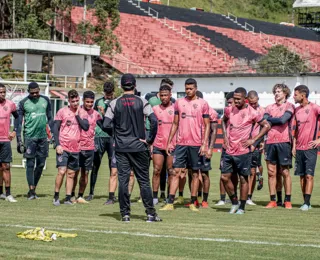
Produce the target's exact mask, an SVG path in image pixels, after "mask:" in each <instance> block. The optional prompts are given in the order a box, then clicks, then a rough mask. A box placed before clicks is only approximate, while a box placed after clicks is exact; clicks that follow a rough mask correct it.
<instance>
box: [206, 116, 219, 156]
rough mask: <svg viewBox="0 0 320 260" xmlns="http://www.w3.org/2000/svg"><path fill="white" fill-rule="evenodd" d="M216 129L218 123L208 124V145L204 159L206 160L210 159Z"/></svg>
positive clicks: (215, 137)
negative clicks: (209, 131) (209, 132)
mask: <svg viewBox="0 0 320 260" xmlns="http://www.w3.org/2000/svg"><path fill="white" fill-rule="evenodd" d="M217 128H218V122H210V129H211V135H210V144H209V149H208V151H207V154H206V157H207V158H208V159H210V158H211V157H212V150H213V148H214V144H215V142H216V139H217Z"/></svg>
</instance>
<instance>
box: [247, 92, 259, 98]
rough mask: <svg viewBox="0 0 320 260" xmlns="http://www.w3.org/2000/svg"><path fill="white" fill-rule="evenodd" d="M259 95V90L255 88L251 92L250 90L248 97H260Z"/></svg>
mask: <svg viewBox="0 0 320 260" xmlns="http://www.w3.org/2000/svg"><path fill="white" fill-rule="evenodd" d="M258 97H259V95H258V92H257V91H255V90H250V91H249V92H248V98H258Z"/></svg>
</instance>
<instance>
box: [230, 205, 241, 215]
mask: <svg viewBox="0 0 320 260" xmlns="http://www.w3.org/2000/svg"><path fill="white" fill-rule="evenodd" d="M238 209H239V204H237V205H232V206H231V209H230V211H229V213H230V214H234V213H236V212H237V210H238Z"/></svg>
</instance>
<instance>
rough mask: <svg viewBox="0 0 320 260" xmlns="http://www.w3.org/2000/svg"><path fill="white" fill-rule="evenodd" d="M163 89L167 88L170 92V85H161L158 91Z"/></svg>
mask: <svg viewBox="0 0 320 260" xmlns="http://www.w3.org/2000/svg"><path fill="white" fill-rule="evenodd" d="M164 90H168V91H170V92H171V86H170V85H168V84H164V85H161V87H160V88H159V91H164Z"/></svg>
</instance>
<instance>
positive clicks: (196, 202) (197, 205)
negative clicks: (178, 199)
mask: <svg viewBox="0 0 320 260" xmlns="http://www.w3.org/2000/svg"><path fill="white" fill-rule="evenodd" d="M190 204H191V202H189V203H187V204H185V205H184V206H185V207H189V206H190ZM194 205H195V206H196V207H199V202H198V201H197V200H196V201H195V202H194Z"/></svg>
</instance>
